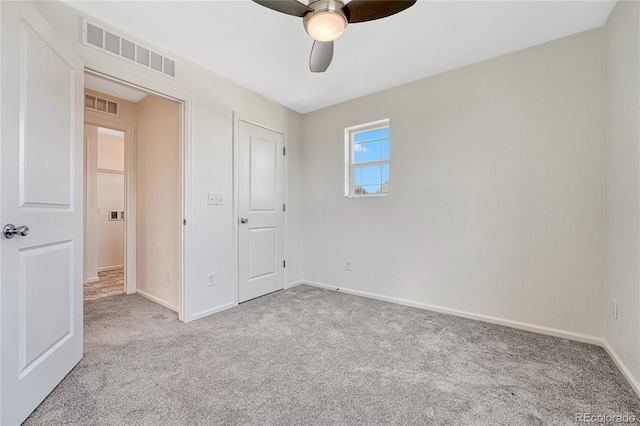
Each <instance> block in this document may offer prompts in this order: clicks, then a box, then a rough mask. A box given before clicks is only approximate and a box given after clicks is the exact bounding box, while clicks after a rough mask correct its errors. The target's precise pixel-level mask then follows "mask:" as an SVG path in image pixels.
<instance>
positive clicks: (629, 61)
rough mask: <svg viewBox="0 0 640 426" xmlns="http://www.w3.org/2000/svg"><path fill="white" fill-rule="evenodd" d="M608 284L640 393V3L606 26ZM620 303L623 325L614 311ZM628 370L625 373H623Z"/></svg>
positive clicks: (616, 341) (616, 327)
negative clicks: (615, 304)
mask: <svg viewBox="0 0 640 426" xmlns="http://www.w3.org/2000/svg"><path fill="white" fill-rule="evenodd" d="M606 50H607V156H606V158H607V280H606V283H607V285H606V291H605V293H604V294H605V300H604V301H603V302H604V303H603V304H604V306H605V315H604V321H605V332H604V337H605V339H606V341H607V342H608V343H609V344H610V345H611V347H612V348H613V350H614V351H615V353H616V354H617V356H618V357H619V360H620V362H621V363H623V364H624V366H626V368H627V369H628V371H629V373H630V374H631V375H633V376H634V377H635V378H634V379H633V380H635V387H636V392H639V393H640V384H639V382H640V197H639V196H640V167H639V163H638V160H639V158H640V3H638V2H637V1H619V2H618V3H617V4H616V7H615V8H614V10H613V12H612V13H611V15H610V16H609V20H608V21H607V24H606ZM613 299H615V300H617V301H618V319H617V320H616V319H614V318H613V316H612V314H611V311H612V301H613ZM623 368H624V367H623Z"/></svg>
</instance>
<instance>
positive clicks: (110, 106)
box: [84, 93, 120, 116]
mask: <svg viewBox="0 0 640 426" xmlns="http://www.w3.org/2000/svg"><path fill="white" fill-rule="evenodd" d="M84 107H85V108H86V109H90V110H92V111H98V112H104V113H105V114H111V115H116V116H117V115H120V105H118V102H115V101H111V100H109V99H104V98H101V97H99V96H94V95H90V94H88V93H86V94H85V95H84Z"/></svg>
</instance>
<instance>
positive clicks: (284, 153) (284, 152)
mask: <svg viewBox="0 0 640 426" xmlns="http://www.w3.org/2000/svg"><path fill="white" fill-rule="evenodd" d="M282 155H287V148H286V147H282Z"/></svg>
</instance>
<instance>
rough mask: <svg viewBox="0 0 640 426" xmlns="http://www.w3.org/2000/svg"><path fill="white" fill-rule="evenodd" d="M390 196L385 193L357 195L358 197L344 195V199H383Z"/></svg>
mask: <svg viewBox="0 0 640 426" xmlns="http://www.w3.org/2000/svg"><path fill="white" fill-rule="evenodd" d="M389 195H390V194H389V193H388V192H387V193H385V194H358V195H345V196H344V198H384V197H388V196H389Z"/></svg>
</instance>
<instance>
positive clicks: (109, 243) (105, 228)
mask: <svg viewBox="0 0 640 426" xmlns="http://www.w3.org/2000/svg"><path fill="white" fill-rule="evenodd" d="M115 172H120V173H115ZM97 183H98V185H97V186H98V270H99V271H100V270H105V269H111V268H114V267H120V266H123V265H124V221H122V220H115V221H114V220H109V211H110V210H115V211H118V212H120V211H124V134H123V135H122V136H113V135H106V134H103V133H98V182H97Z"/></svg>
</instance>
